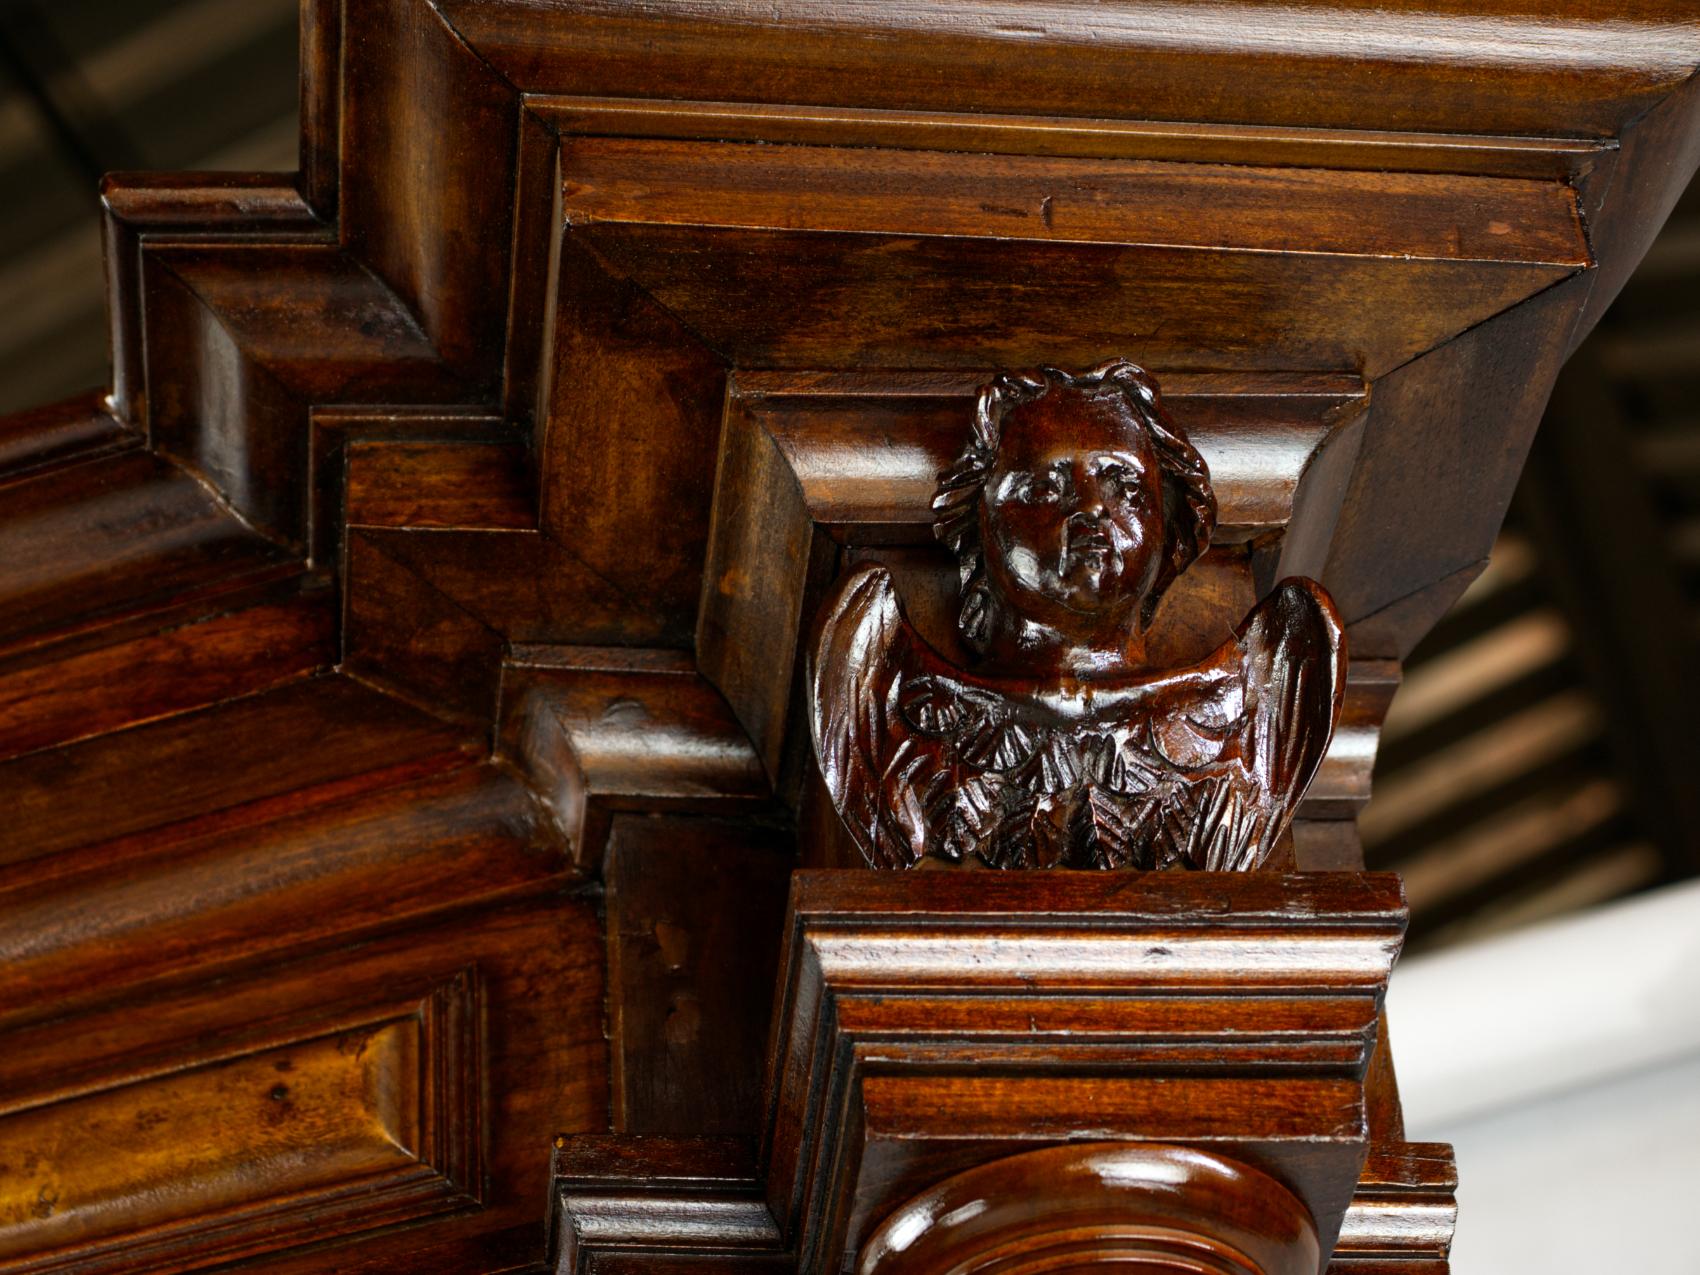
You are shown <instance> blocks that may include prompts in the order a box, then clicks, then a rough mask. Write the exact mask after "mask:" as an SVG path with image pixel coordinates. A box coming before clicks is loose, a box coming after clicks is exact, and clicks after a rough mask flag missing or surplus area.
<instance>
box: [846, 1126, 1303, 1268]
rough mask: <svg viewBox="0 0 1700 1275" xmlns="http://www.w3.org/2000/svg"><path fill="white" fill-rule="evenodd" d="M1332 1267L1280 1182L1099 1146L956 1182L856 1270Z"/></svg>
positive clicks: (899, 1216) (864, 1256)
mask: <svg viewBox="0 0 1700 1275" xmlns="http://www.w3.org/2000/svg"><path fill="white" fill-rule="evenodd" d="M954 1219H963V1220H962V1221H954ZM1321 1260H1322V1252H1321V1248H1320V1246H1319V1245H1318V1243H1317V1238H1316V1228H1315V1227H1314V1226H1313V1225H1312V1223H1311V1220H1310V1214H1309V1213H1307V1212H1306V1211H1305V1207H1304V1205H1303V1204H1302V1203H1300V1201H1299V1200H1297V1199H1296V1198H1295V1197H1294V1196H1293V1194H1292V1193H1291V1192H1289V1191H1288V1190H1287V1189H1286V1188H1285V1187H1283V1186H1282V1185H1281V1184H1280V1183H1279V1182H1277V1181H1275V1179H1273V1178H1271V1177H1269V1176H1268V1175H1266V1174H1262V1173H1259V1172H1257V1171H1256V1170H1255V1169H1249V1168H1247V1167H1246V1166H1245V1165H1243V1164H1236V1163H1235V1162H1234V1161H1232V1160H1228V1159H1224V1158H1223V1157H1221V1156H1216V1155H1211V1154H1209V1153H1208V1152H1203V1151H1197V1150H1193V1149H1190V1148H1182V1147H1166V1146H1162V1145H1153V1144H1132V1143H1115V1142H1100V1143H1090V1142H1087V1143H1071V1144H1069V1145H1067V1146H1062V1147H1052V1148H1050V1149H1049V1150H1046V1151H1028V1152H1025V1153H1024V1154H1022V1155H1016V1156H1010V1157H1009V1158H1008V1159H1005V1160H993V1161H992V1162H991V1163H990V1164H983V1165H981V1166H980V1167H979V1168H977V1169H969V1170H968V1171H967V1172H965V1173H959V1174H957V1175H956V1176H955V1177H952V1178H946V1179H945V1180H944V1181H943V1182H941V1183H939V1184H938V1185H937V1186H935V1187H933V1188H932V1189H931V1190H929V1191H926V1192H924V1193H922V1194H921V1195H918V1196H916V1197H915V1198H914V1199H913V1200H910V1201H909V1202H908V1203H906V1204H904V1205H902V1206H901V1207H900V1208H898V1209H897V1211H896V1212H894V1213H893V1214H892V1215H891V1216H890V1217H888V1218H887V1219H886V1220H885V1221H884V1222H883V1223H881V1224H880V1228H879V1230H878V1231H876V1232H874V1234H873V1235H872V1236H870V1237H869V1239H868V1242H867V1243H866V1244H865V1245H864V1246H863V1247H862V1252H861V1254H860V1255H859V1257H858V1258H857V1261H856V1271H857V1275H882V1273H883V1275H929V1273H931V1272H942V1271H950V1270H961V1269H964V1268H965V1267H966V1268H970V1269H979V1268H989V1269H993V1270H998V1271H1009V1272H1011V1275H1015V1273H1016V1272H1038V1271H1052V1270H1064V1271H1089V1270H1101V1269H1103V1268H1104V1267H1107V1266H1114V1267H1115V1268H1116V1269H1118V1270H1122V1271H1126V1272H1128V1275H1162V1273H1163V1272H1192V1273H1193V1275H1309V1273H1310V1272H1313V1271H1315V1270H1316V1269H1317V1265H1318V1264H1319V1263H1320V1262H1321Z"/></svg>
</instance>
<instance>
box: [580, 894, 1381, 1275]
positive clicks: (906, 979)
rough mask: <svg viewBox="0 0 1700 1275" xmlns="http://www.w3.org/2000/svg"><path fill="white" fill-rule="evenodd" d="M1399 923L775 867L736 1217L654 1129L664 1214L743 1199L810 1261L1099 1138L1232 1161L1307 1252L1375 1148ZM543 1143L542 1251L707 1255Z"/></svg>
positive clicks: (1269, 899) (1320, 910) (1307, 897)
mask: <svg viewBox="0 0 1700 1275" xmlns="http://www.w3.org/2000/svg"><path fill="white" fill-rule="evenodd" d="M1403 926H1404V908H1403V901H1402V898H1401V896H1400V892H1399V888H1398V883H1397V881H1396V880H1395V879H1393V878H1390V877H1374V876H1358V875H1351V874H1312V875H1297V876H1278V875H1275V874H1267V873H1256V874H1221V873H1200V874H1183V875H1173V874H1150V875H1143V876H1131V877H1130V876H1127V875H1123V874H1112V873H1104V874H1097V873H1047V874H1043V875H1042V876H1039V877H1033V876H1029V875H1026V874H1002V873H968V874H958V873H948V872H922V873H914V874H885V873H865V872H842V871H825V872H808V873H799V874H798V875H797V876H796V877H794V879H793V886H792V897H791V906H790V912H789V916H788V918H787V939H786V951H785V956H784V958H783V961H782V973H781V980H780V984H779V991H778V995H777V999H776V1001H775V1008H774V1036H773V1043H772V1046H771V1050H770V1054H769V1059H768V1067H767V1083H766V1089H765V1092H766V1095H767V1106H766V1114H765V1123H764V1126H763V1129H764V1132H763V1135H762V1141H761V1152H760V1155H759V1158H758V1159H757V1161H756V1162H755V1164H754V1165H752V1166H751V1167H749V1168H748V1169H747V1170H745V1174H746V1176H745V1178H744V1181H745V1182H746V1183H747V1184H748V1185H747V1187H746V1188H744V1190H745V1193H744V1194H742V1195H740V1196H739V1197H738V1200H739V1203H737V1204H736V1206H735V1208H734V1206H733V1205H732V1204H730V1203H728V1202H727V1201H726V1200H724V1199H723V1197H722V1196H721V1194H720V1192H721V1190H722V1188H721V1187H719V1186H709V1185H707V1183H708V1182H710V1181H717V1180H718V1179H716V1177H715V1173H713V1172H710V1166H712V1164H713V1163H714V1159H713V1157H712V1156H706V1157H705V1162H704V1164H703V1165H693V1164H692V1162H691V1160H690V1151H689V1149H688V1148H686V1149H680V1148H677V1147H675V1154H677V1155H679V1156H680V1157H681V1158H682V1159H683V1160H684V1165H685V1168H686V1169H688V1173H687V1172H685V1171H684V1170H679V1171H675V1172H674V1174H669V1175H668V1176H671V1177H674V1178H675V1180H674V1181H673V1182H672V1184H671V1191H672V1196H671V1199H672V1200H673V1204H672V1205H670V1206H669V1207H671V1208H673V1209H676V1210H682V1211H683V1212H684V1213H685V1214H687V1215H688V1214H690V1213H691V1212H692V1210H693V1209H696V1208H698V1204H696V1203H693V1201H699V1200H702V1201H707V1202H706V1203H703V1204H702V1205H701V1207H702V1208H703V1209H708V1210H709V1211H710V1213H711V1214H712V1213H713V1212H714V1210H717V1209H721V1208H722V1207H723V1206H724V1208H726V1209H732V1210H733V1211H734V1212H735V1213H736V1214H737V1216H739V1217H742V1218H744V1219H745V1222H744V1223H741V1225H745V1226H756V1220H755V1219H756V1214H755V1213H754V1212H753V1209H754V1207H755V1205H754V1203H753V1199H752V1196H751V1195H750V1194H749V1192H750V1190H753V1191H755V1192H759V1193H760V1198H762V1199H764V1200H765V1208H766V1210H767V1211H768V1214H769V1220H768V1221H767V1222H765V1223H762V1224H761V1225H760V1226H759V1227H757V1230H759V1233H760V1235H761V1236H762V1237H764V1238H761V1239H760V1241H759V1243H757V1242H756V1241H755V1240H754V1239H753V1238H751V1239H749V1240H748V1243H749V1244H751V1245H754V1247H755V1248H756V1249H758V1250H760V1251H765V1252H771V1253H783V1254H789V1261H790V1262H791V1263H792V1264H793V1268H794V1269H796V1270H799V1271H831V1270H836V1269H840V1268H841V1265H842V1264H843V1262H845V1261H847V1260H848V1259H849V1258H850V1257H851V1256H853V1255H854V1254H855V1253H856V1252H858V1251H859V1250H862V1249H863V1247H864V1245H866V1244H868V1243H870V1242H871V1240H870V1236H871V1235H872V1234H873V1232H874V1231H876V1230H877V1229H878V1224H879V1223H880V1219H881V1218H884V1217H888V1216H890V1215H891V1213H892V1211H893V1210H894V1209H899V1208H901V1207H902V1205H903V1201H905V1200H906V1199H908V1198H909V1197H911V1196H914V1195H918V1194H920V1193H922V1192H923V1191H924V1190H925V1189H926V1188H927V1187H928V1186H929V1184H931V1183H933V1182H936V1181H938V1180H939V1179H941V1178H944V1177H947V1176H949V1175H951V1174H953V1173H956V1172H960V1171H965V1170H967V1169H969V1168H972V1167H973V1166H976V1165H984V1164H988V1163H990V1162H995V1161H1000V1160H1001V1159H1002V1158H1003V1157H1005V1156H1008V1155H1010V1154H1012V1153H1015V1152H1017V1151H1020V1150H1022V1149H1025V1148H1034V1147H1043V1146H1047V1145H1053V1144H1065V1143H1075V1142H1079V1141H1081V1140H1083V1139H1104V1138H1114V1139H1119V1140H1122V1141H1123V1142H1124V1143H1127V1144H1140V1145H1143V1144H1145V1143H1148V1142H1158V1143H1163V1142H1174V1143H1181V1144H1186V1145H1193V1146H1203V1147H1208V1148H1211V1149H1213V1150H1215V1151H1218V1152H1221V1153H1222V1154H1226V1155H1228V1156H1230V1157H1231V1158H1236V1159H1242V1160H1245V1161H1246V1162H1248V1163H1250V1164H1251V1165H1252V1166H1253V1167H1255V1168H1256V1169H1257V1170H1258V1171H1259V1172H1266V1173H1269V1174H1272V1175H1273V1176H1274V1177H1275V1178H1276V1179H1278V1180H1279V1181H1280V1182H1282V1183H1283V1184H1284V1186H1283V1190H1286V1191H1291V1192H1293V1193H1294V1195H1295V1196H1296V1198H1297V1200H1298V1201H1301V1202H1302V1203H1299V1204H1297V1205H1296V1208H1297V1209H1298V1212H1299V1213H1300V1214H1301V1215H1302V1216H1303V1217H1304V1219H1305V1227H1306V1228H1307V1229H1308V1228H1314V1231H1313V1232H1312V1233H1313V1234H1317V1235H1320V1236H1321V1242H1322V1245H1323V1248H1324V1250H1327V1249H1331V1248H1332V1247H1333V1244H1334V1241H1335V1238H1336V1236H1337V1235H1338V1234H1339V1233H1340V1232H1341V1230H1342V1227H1343V1225H1344V1219H1345V1217H1346V1214H1347V1212H1348V1211H1349V1208H1350V1207H1351V1205H1352V1203H1353V1196H1354V1192H1355V1191H1356V1189H1357V1187H1358V1184H1359V1182H1360V1180H1361V1170H1362V1168H1363V1166H1364V1163H1365V1157H1366V1155H1367V1154H1368V1152H1369V1148H1370V1145H1371V1142H1372V1140H1373V1141H1375V1142H1376V1143H1380V1144H1383V1145H1385V1146H1387V1147H1388V1149H1392V1148H1393V1147H1396V1146H1398V1144H1399V1140H1398V1139H1397V1137H1396V1136H1395V1135H1392V1133H1391V1131H1385V1132H1382V1131H1372V1128H1371V1121H1372V1115H1371V1103H1372V1097H1371V1094H1370V1091H1369V1088H1368V1086H1369V1085H1370V1084H1371V1083H1372V1081H1371V1074H1372V1073H1371V1057H1372V1052H1373V1048H1374V1044H1375V1040H1376V1015H1377V1010H1378V1007H1379V1004H1380V1000H1381V996H1382V993H1383V991H1384V989H1385V987H1386V980H1387V975H1388V972H1389V971H1390V970H1391V968H1392V964H1393V960H1394V957H1395V956H1396V955H1397V952H1398V949H1399V942H1400V937H1401V935H1402V933H1403ZM567 1145H568V1147H569V1148H570V1149H572V1152H573V1154H572V1155H571V1157H570V1162H571V1170H570V1172H569V1170H568V1169H566V1168H562V1167H558V1172H559V1173H561V1174H562V1175H563V1176H564V1177H569V1178H571V1181H570V1182H564V1183H562V1184H561V1185H560V1187H559V1190H560V1192H561V1198H562V1210H563V1212H562V1217H561V1220H560V1222H559V1224H558V1232H557V1241H558V1246H559V1247H558V1250H557V1268H558V1269H560V1270H563V1271H584V1270H592V1269H598V1267H597V1263H598V1262H601V1261H603V1260H605V1258H606V1257H607V1256H608V1255H609V1254H610V1253H615V1252H624V1253H626V1254H628V1255H630V1254H642V1255H644V1256H645V1258H646V1260H648V1259H649V1258H652V1257H659V1255H660V1254H661V1253H663V1252H666V1251H678V1250H681V1249H682V1250H684V1252H686V1253H688V1254H692V1255H695V1256H696V1257H698V1258H700V1259H701V1260H704V1261H707V1260H710V1258H711V1257H713V1256H714V1255H715V1254H716V1253H722V1250H724V1248H725V1247H726V1244H725V1237H723V1236H719V1235H718V1234H716V1233H705V1234H701V1235H698V1236H697V1237H696V1239H695V1242H694V1243H693V1242H691V1240H690V1238H689V1236H688V1235H687V1234H686V1233H684V1232H682V1231H681V1232H677V1233H675V1232H670V1231H669V1230H667V1229H666V1228H663V1229H662V1230H660V1231H659V1232H657V1231H655V1230H653V1229H648V1228H646V1224H644V1223H643V1222H642V1220H641V1219H642V1216H643V1215H644V1213H646V1212H647V1211H648V1210H649V1208H650V1207H651V1206H650V1204H648V1203H646V1202H645V1200H644V1199H642V1198H639V1197H634V1196H633V1195H632V1194H631V1191H630V1188H629V1187H627V1186H626V1185H625V1181H626V1178H627V1176H628V1175H629V1174H630V1172H631V1165H630V1162H629V1161H627V1160H624V1159H621V1158H620V1156H619V1155H616V1154H614V1153H613V1152H611V1151H609V1150H608V1149H607V1144H606V1143H605V1142H593V1143H589V1144H584V1145H580V1144H578V1143H577V1142H576V1141H572V1142H569V1143H568V1144H567ZM670 1145H671V1144H670ZM629 1150H630V1153H631V1154H633V1155H637V1156H640V1157H641V1156H644V1155H646V1154H647V1151H646V1149H645V1147H644V1144H642V1143H641V1142H639V1143H634V1144H629ZM703 1150H705V1151H706V1150H707V1148H703ZM623 1154H625V1153H623V1152H622V1153H620V1155H623ZM604 1156H606V1157H608V1159H607V1161H606V1163H605V1162H604V1159H603V1158H602V1157H604ZM598 1166H603V1167H601V1168H599V1167H598ZM654 1172H655V1173H656V1174H657V1176H662V1175H661V1174H660V1171H659V1169H656V1170H654ZM681 1174H682V1175H683V1176H679V1175H681ZM705 1192H706V1193H707V1194H705ZM1031 1203H1032V1202H1031V1201H1029V1204H1031ZM1037 1207H1042V1206H1037ZM1223 1224H1224V1225H1227V1222H1226V1219H1224V1222H1223ZM1061 1225H1062V1224H1061V1222H1059V1223H1058V1226H1061ZM755 1234H756V1231H752V1232H750V1235H751V1236H754V1235H755ZM964 1242H967V1241H966V1240H965V1241H964ZM764 1246H765V1247H764ZM716 1260H729V1259H726V1258H725V1257H724V1254H723V1253H722V1257H721V1258H720V1259H716ZM1283 1260H1285V1259H1283ZM1313 1264H1314V1257H1313ZM917 1269H920V1268H917ZM941 1269H943V1268H942V1267H941ZM1283 1269H1284V1268H1283Z"/></svg>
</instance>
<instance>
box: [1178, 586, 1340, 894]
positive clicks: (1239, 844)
mask: <svg viewBox="0 0 1700 1275" xmlns="http://www.w3.org/2000/svg"><path fill="white" fill-rule="evenodd" d="M1237 641H1238V643H1239V647H1240V661H1241V664H1240V666H1241V670H1242V676H1243V682H1244V686H1245V713H1244V717H1243V718H1242V723H1241V728H1240V730H1241V734H1240V740H1239V747H1238V757H1239V762H1240V765H1241V766H1243V767H1244V769H1245V772H1246V777H1247V779H1248V781H1249V786H1250V790H1251V792H1253V793H1255V798H1253V799H1245V798H1242V799H1241V800H1240V801H1237V802H1232V803H1228V804H1229V805H1233V806H1239V807H1242V808H1241V809H1238V810H1232V811H1223V812H1222V813H1221V815H1220V816H1218V817H1221V818H1224V821H1225V822H1226V823H1230V824H1234V825H1237V826H1235V827H1234V828H1233V829H1232V834H1231V835H1227V830H1226V829H1225V830H1224V835H1223V837H1222V839H1221V843H1220V845H1219V846H1214V847H1211V849H1212V851H1214V853H1208V854H1207V855H1206V859H1207V860H1209V861H1208V862H1205V863H1201V864H1200V866H1205V867H1211V868H1222V869H1229V870H1232V869H1237V868H1246V867H1255V866H1256V865H1257V864H1259V863H1261V862H1262V861H1263V860H1264V859H1267V858H1268V857H1269V855H1270V853H1271V852H1272V851H1273V850H1274V848H1275V842H1276V841H1277V840H1278V839H1279V838H1280V836H1281V834H1282V833H1283V832H1285V831H1286V829H1287V825H1288V824H1289V823H1291V822H1292V818H1293V811H1294V810H1295V809H1296V808H1297V806H1298V804H1299V802H1300V801H1301V800H1302V799H1303V797H1304V795H1305V790H1306V789H1308V788H1309V787H1310V784H1311V780H1313V779H1314V778H1315V777H1316V771H1317V767H1318V766H1320V765H1321V764H1322V758H1323V754H1324V753H1326V752H1327V751H1328V741H1329V739H1330V738H1332V737H1333V734H1334V725H1335V723H1336V722H1337V721H1338V720H1339V717H1340V706H1341V704H1342V703H1343V702H1344V699H1345V694H1346V633H1345V628H1344V626H1343V625H1342V624H1341V623H1340V613H1339V612H1338V611H1336V610H1335V609H1334V602H1333V600H1332V599H1331V598H1330V597H1329V596H1328V594H1327V593H1326V592H1325V591H1324V590H1323V588H1322V586H1321V585H1319V584H1317V583H1316V581H1314V580H1307V579H1303V578H1300V577H1294V578H1292V579H1288V580H1283V581H1282V582H1281V583H1280V584H1278V585H1277V586H1276V587H1275V589H1274V591H1273V592H1272V593H1270V595H1269V596H1268V597H1267V598H1265V599H1264V600H1263V601H1262V602H1261V603H1260V604H1258V606H1257V607H1256V609H1254V610H1253V611H1252V613H1251V614H1250V615H1248V616H1247V617H1246V618H1245V621H1244V623H1242V624H1241V626H1240V629H1239V633H1238V635H1237ZM1206 818H1208V815H1207V816H1206Z"/></svg>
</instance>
